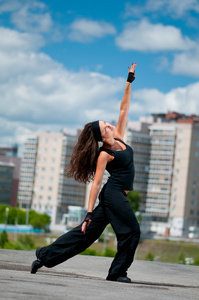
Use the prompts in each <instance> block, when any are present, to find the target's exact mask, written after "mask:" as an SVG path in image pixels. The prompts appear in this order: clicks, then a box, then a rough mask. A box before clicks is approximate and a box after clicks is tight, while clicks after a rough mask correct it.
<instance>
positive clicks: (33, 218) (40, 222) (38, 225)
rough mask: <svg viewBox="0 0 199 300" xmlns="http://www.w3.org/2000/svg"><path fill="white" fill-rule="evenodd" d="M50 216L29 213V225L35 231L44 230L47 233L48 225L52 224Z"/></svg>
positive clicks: (33, 212) (32, 211)
mask: <svg viewBox="0 0 199 300" xmlns="http://www.w3.org/2000/svg"><path fill="white" fill-rule="evenodd" d="M50 220H51V218H50V216H49V215H47V214H39V213H37V212H36V211H34V210H30V212H29V223H30V224H31V225H32V226H33V228H34V229H43V230H45V231H46V228H47V225H48V224H50Z"/></svg>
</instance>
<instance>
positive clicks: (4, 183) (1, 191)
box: [0, 161, 14, 205]
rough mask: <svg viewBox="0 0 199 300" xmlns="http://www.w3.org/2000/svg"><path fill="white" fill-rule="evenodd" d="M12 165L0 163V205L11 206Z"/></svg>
mask: <svg viewBox="0 0 199 300" xmlns="http://www.w3.org/2000/svg"><path fill="white" fill-rule="evenodd" d="M13 173H14V164H13V163H8V162H1V161H0V205H1V204H7V205H10V204H11V195H12V182H13Z"/></svg>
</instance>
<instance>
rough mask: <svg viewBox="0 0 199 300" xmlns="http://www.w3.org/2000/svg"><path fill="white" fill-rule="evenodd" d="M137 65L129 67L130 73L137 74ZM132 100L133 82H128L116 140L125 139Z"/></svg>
mask: <svg viewBox="0 0 199 300" xmlns="http://www.w3.org/2000/svg"><path fill="white" fill-rule="evenodd" d="M135 67H136V63H133V64H132V65H131V68H129V67H128V69H129V73H130V72H131V73H134V72H135ZM130 100H131V82H128V81H127V82H126V87H125V90H124V95H123V98H122V101H121V104H120V114H119V119H118V124H117V126H116V130H115V134H114V137H115V138H120V139H123V138H124V133H125V129H126V124H127V118H128V112H129V106H130Z"/></svg>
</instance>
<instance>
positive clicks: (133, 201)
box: [127, 191, 141, 213]
mask: <svg viewBox="0 0 199 300" xmlns="http://www.w3.org/2000/svg"><path fill="white" fill-rule="evenodd" d="M127 199H128V201H129V203H130V205H131V207H132V209H133V211H134V213H136V212H137V211H138V210H139V205H140V201H141V196H140V194H139V193H138V192H136V191H130V192H129V193H128V195H127Z"/></svg>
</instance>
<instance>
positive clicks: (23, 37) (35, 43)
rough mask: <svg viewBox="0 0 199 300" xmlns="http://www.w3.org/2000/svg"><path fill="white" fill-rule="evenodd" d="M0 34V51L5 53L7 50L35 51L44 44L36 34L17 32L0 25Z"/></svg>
mask: <svg viewBox="0 0 199 300" xmlns="http://www.w3.org/2000/svg"><path fill="white" fill-rule="evenodd" d="M0 36H1V43H0V51H5V52H4V53H5V55H6V54H7V53H8V52H12V53H13V52H20V51H24V52H25V51H35V50H37V49H39V48H40V47H41V46H43V45H44V40H43V38H42V37H41V36H40V35H38V34H29V33H19V32H17V31H16V30H12V29H8V28H4V27H0ZM11 59H12V58H11Z"/></svg>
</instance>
